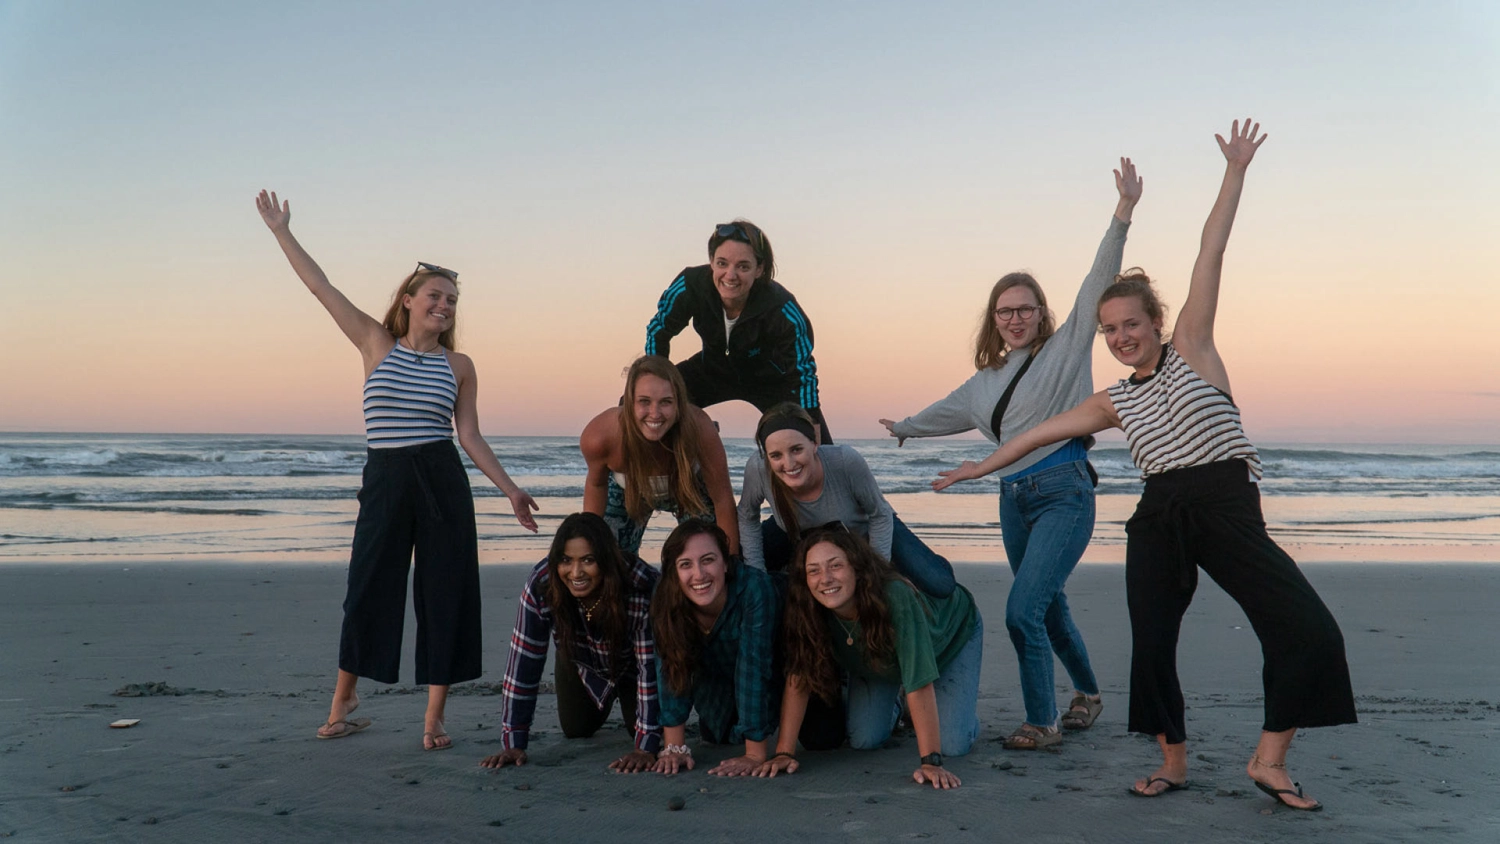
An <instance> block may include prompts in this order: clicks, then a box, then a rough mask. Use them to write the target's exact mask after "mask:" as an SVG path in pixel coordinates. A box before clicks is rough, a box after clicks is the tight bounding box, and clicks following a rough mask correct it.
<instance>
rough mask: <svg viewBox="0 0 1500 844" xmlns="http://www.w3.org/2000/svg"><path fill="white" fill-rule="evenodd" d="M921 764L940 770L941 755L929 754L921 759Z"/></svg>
mask: <svg viewBox="0 0 1500 844" xmlns="http://www.w3.org/2000/svg"><path fill="white" fill-rule="evenodd" d="M922 764H923V765H931V766H932V767H934V768H941V767H943V754H941V753H929V754H927V755H926V756H923V757H922Z"/></svg>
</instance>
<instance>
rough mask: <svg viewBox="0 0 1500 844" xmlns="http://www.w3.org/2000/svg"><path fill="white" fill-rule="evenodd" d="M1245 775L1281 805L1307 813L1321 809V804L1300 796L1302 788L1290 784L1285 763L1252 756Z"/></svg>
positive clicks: (1292, 783) (1258, 755)
mask: <svg viewBox="0 0 1500 844" xmlns="http://www.w3.org/2000/svg"><path fill="white" fill-rule="evenodd" d="M1245 773H1246V774H1247V775H1248V776H1249V777H1250V779H1252V780H1254V781H1255V785H1256V787H1258V788H1259V789H1260V790H1261V791H1264V792H1266V793H1267V794H1269V795H1271V797H1273V798H1274V799H1275V800H1276V801H1277V802H1279V803H1281V804H1282V805H1285V806H1290V807H1291V808H1293V809H1301V810H1303V811H1307V812H1315V811H1317V810H1319V809H1321V808H1323V804H1322V803H1319V802H1318V801H1316V800H1314V799H1312V798H1311V797H1305V796H1303V795H1302V788H1301V787H1300V786H1299V785H1297V783H1294V782H1292V777H1291V775H1290V774H1288V773H1287V772H1286V763H1285V762H1266V761H1264V760H1262V759H1261V758H1260V754H1258V753H1257V754H1253V755H1251V757H1250V762H1249V764H1247V765H1245Z"/></svg>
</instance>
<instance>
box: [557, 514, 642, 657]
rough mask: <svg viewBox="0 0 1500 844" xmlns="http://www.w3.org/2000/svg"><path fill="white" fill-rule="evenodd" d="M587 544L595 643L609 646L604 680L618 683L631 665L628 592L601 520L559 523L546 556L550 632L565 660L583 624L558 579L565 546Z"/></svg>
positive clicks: (625, 570) (623, 568)
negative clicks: (593, 580) (592, 565)
mask: <svg viewBox="0 0 1500 844" xmlns="http://www.w3.org/2000/svg"><path fill="white" fill-rule="evenodd" d="M572 539H583V540H585V541H587V542H588V544H589V549H590V550H591V551H592V552H593V554H594V560H595V561H596V562H597V563H598V565H599V591H598V592H597V593H596V594H595V596H594V598H595V601H596V603H595V604H594V607H595V609H594V610H593V620H592V621H590V622H589V624H591V625H593V627H594V630H595V631H596V632H597V633H600V634H602V635H601V638H603V640H604V641H606V642H608V643H609V644H610V660H609V662H610V666H609V673H610V677H611V678H613V679H616V680H618V679H619V678H620V677H621V676H623V675H624V674H625V673H626V672H627V670H628V669H630V668H631V667H632V665H633V663H632V661H631V660H632V658H631V651H632V649H633V648H634V644H633V643H632V641H631V636H630V624H629V612H628V610H627V609H626V606H625V602H626V600H627V599H628V598H629V593H630V591H631V579H630V569H631V567H630V563H629V561H627V560H626V559H625V554H624V553H623V552H622V551H621V550H620V546H619V545H618V544H617V543H616V542H615V534H614V531H612V530H610V528H609V525H608V524H607V523H606V522H605V521H604V519H603V517H601V516H598V515H596V514H594V513H574V514H572V515H570V516H568V517H567V518H565V519H563V520H562V524H561V525H559V526H558V528H557V533H556V535H554V536H553V537H552V548H551V549H550V550H549V551H548V552H547V589H546V598H547V606H548V607H549V608H550V609H551V610H552V627H553V629H554V630H556V631H557V646H558V648H559V649H560V650H562V651H564V652H565V653H567V654H569V655H571V654H572V653H573V646H574V643H575V642H576V641H577V640H578V637H579V635H580V628H581V626H582V624H583V607H581V606H580V605H579V602H578V599H577V598H575V597H573V593H572V592H570V591H568V587H567V586H566V585H565V584H564V583H563V579H562V576H561V575H559V574H558V570H557V568H558V566H559V565H561V563H562V558H563V555H564V553H565V551H564V549H565V548H566V547H567V545H568V541H569V540H572Z"/></svg>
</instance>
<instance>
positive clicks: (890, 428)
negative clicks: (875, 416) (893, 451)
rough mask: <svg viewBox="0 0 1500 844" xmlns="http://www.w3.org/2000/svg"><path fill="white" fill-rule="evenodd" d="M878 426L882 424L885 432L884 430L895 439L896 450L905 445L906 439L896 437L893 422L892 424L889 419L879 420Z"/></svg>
mask: <svg viewBox="0 0 1500 844" xmlns="http://www.w3.org/2000/svg"><path fill="white" fill-rule="evenodd" d="M880 424H882V425H884V426H885V430H886V432H887V433H889V434H890V435H891V436H893V437H896V448H900V447H901V446H902V445H904V444H905V443H906V437H902V436H897V435H896V423H895V422H893V421H892V420H890V419H882V420H880Z"/></svg>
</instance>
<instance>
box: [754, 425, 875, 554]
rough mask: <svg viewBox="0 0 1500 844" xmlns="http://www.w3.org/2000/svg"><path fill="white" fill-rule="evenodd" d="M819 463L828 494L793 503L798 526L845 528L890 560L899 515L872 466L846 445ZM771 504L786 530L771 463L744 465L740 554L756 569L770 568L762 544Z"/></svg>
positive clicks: (823, 451) (830, 448)
mask: <svg viewBox="0 0 1500 844" xmlns="http://www.w3.org/2000/svg"><path fill="white" fill-rule="evenodd" d="M818 459H819V460H821V461H822V463H823V492H822V494H821V495H819V496H818V497H817V498H816V499H815V500H813V501H796V500H795V499H794V500H793V503H794V505H795V506H796V508H797V524H798V525H799V526H801V528H802V529H803V530H807V529H809V528H814V527H818V526H820V525H826V524H828V523H829V522H832V521H839V522H843V523H844V527H846V528H848V529H849V530H850V532H852V533H857V534H859V535H860V536H863V537H865V538H866V539H868V540H869V541H870V545H871V546H872V547H874V549H875V550H876V551H878V552H879V553H880V556H882V557H884V558H886V559H887V560H889V559H890V558H891V532H892V530H893V528H892V523H891V517H892V516H894V515H895V511H894V510H892V509H891V505H890V504H889V503H887V502H886V500H885V496H884V495H882V494H881V493H880V486H879V485H878V484H877V483H875V475H874V474H873V473H872V472H871V471H870V464H868V463H866V462H865V459H864V458H863V457H861V456H860V453H859V452H857V451H855V450H854V449H852V448H848V447H846V446H842V445H820V446H818ZM762 502H772V503H771V516H772V517H773V518H775V519H776V524H778V525H781V527H782V528H783V529H785V528H786V520H785V519H783V518H782V517H781V514H780V513H777V512H776V505H775V503H774V499H772V497H771V479H770V478H769V477H767V473H766V463H765V461H764V460H763V459H761V457H760V455H758V454H757V455H753V456H751V458H750V459H749V460H747V461H745V483H744V486H743V487H742V492H741V493H740V504H739V518H740V553H741V554H743V555H744V556H745V562H746V563H748V564H750V565H752V566H755V567H756V568H762V569H763V568H765V567H766V558H765V552H764V551H763V550H762V549H761V545H760V505H761V503H762Z"/></svg>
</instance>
